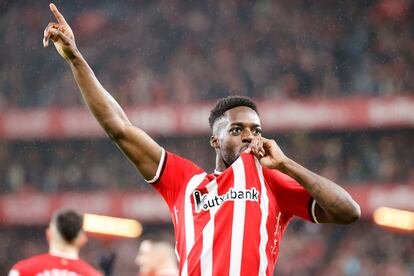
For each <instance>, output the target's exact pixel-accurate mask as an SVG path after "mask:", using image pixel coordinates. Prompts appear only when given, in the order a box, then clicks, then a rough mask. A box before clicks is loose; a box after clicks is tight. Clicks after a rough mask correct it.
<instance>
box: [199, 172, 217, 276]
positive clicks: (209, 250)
mask: <svg viewBox="0 0 414 276" xmlns="http://www.w3.org/2000/svg"><path fill="white" fill-rule="evenodd" d="M206 188H207V191H208V193H209V198H214V197H215V196H217V193H218V192H217V181H216V180H215V179H214V180H213V181H212V182H210V183H209V184H208V185H207V186H206ZM217 208H218V206H216V207H213V208H210V221H209V222H208V223H207V225H206V226H205V227H204V229H203V251H202V252H201V258H200V265H201V275H202V276H211V275H213V240H214V216H215V215H216V212H217Z"/></svg>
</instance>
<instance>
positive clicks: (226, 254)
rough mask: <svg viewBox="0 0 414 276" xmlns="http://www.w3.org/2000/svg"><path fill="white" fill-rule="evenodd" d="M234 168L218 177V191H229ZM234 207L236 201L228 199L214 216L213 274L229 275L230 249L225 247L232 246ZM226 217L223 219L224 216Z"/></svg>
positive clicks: (220, 192) (221, 193)
mask: <svg viewBox="0 0 414 276" xmlns="http://www.w3.org/2000/svg"><path fill="white" fill-rule="evenodd" d="M233 178H234V175H233V169H231V168H230V169H229V172H228V173H226V174H221V175H220V176H218V177H217V185H218V188H217V193H218V194H219V195H223V194H225V193H227V192H228V190H229V189H230V188H232V187H233V185H231V186H230V187H229V186H228V185H229V183H232V184H233ZM233 208H234V203H233V202H232V201H227V202H225V203H224V204H223V206H222V208H220V209H219V210H218V211H217V213H216V215H215V218H214V243H213V275H229V263H230V250H223V248H228V249H230V248H231V234H232V229H231V228H232V227H231V226H232V223H233ZM223 217H225V218H226V219H225V220H223V219H222V218H223Z"/></svg>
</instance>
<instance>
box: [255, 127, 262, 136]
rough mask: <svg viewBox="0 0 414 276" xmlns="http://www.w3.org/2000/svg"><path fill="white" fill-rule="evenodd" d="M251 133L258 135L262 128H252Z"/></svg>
mask: <svg viewBox="0 0 414 276" xmlns="http://www.w3.org/2000/svg"><path fill="white" fill-rule="evenodd" d="M253 134H254V135H260V134H262V130H261V129H260V128H256V129H254V130H253Z"/></svg>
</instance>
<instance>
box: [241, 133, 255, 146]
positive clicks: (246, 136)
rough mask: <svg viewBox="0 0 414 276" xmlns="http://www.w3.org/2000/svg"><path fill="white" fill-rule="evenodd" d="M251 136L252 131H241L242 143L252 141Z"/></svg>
mask: <svg viewBox="0 0 414 276" xmlns="http://www.w3.org/2000/svg"><path fill="white" fill-rule="evenodd" d="M253 138H254V136H253V133H252V132H251V131H250V130H245V131H243V135H242V142H243V143H247V144H250V142H251V141H253Z"/></svg>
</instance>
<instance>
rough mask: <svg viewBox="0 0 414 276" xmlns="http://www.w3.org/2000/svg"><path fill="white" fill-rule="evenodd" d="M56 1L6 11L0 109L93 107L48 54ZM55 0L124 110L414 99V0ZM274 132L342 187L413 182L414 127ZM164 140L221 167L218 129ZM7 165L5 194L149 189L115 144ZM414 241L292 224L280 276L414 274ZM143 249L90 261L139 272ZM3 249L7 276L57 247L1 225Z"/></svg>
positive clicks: (103, 245)
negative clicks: (230, 101) (247, 99)
mask: <svg viewBox="0 0 414 276" xmlns="http://www.w3.org/2000/svg"><path fill="white" fill-rule="evenodd" d="M47 4H48V2H42V1H27V0H24V1H6V2H4V3H3V4H2V8H1V9H0V39H1V40H2V41H3V48H2V51H1V52H0V110H2V111H5V112H6V110H8V108H32V107H35V108H43V107H51V106H57V107H69V106H79V105H82V99H81V97H80V95H79V92H78V89H77V87H76V84H75V82H74V81H73V77H72V74H71V72H69V69H68V68H67V67H66V66H62V64H61V62H62V61H61V60H60V59H59V58H58V57H57V55H56V54H53V55H51V54H50V52H51V51H53V49H43V47H42V41H41V36H42V33H43V28H44V27H45V25H46V24H47V20H46V18H50V17H49V10H48V8H47ZM57 5H58V7H59V8H60V10H61V11H62V12H63V13H64V14H65V16H66V17H67V19H68V21H69V22H70V24H71V25H72V26H73V28H74V31H75V35H76V39H77V43H78V46H79V48H80V49H81V50H82V53H83V54H84V55H85V56H86V58H87V60H88V61H89V62H90V64H91V66H92V67H93V68H94V70H95V72H96V73H97V75H98V78H99V79H100V80H101V81H102V83H103V84H104V86H105V87H106V88H107V89H108V90H109V91H110V92H111V93H112V94H113V95H114V96H115V97H116V99H117V100H118V101H119V102H120V104H121V105H122V106H127V105H134V104H148V105H156V104H163V103H169V102H174V103H178V104H188V103H192V102H203V101H205V100H216V99H217V98H218V97H222V96H226V95H232V94H241V95H247V96H251V97H253V98H255V99H287V98H295V99H296V98H300V97H317V98H330V97H346V96H353V95H358V96H361V95H362V96H394V95H410V94H411V95H412V93H413V92H412V91H414V78H413V77H412V76H413V73H414V51H413V49H414V32H413V30H414V26H413V24H414V22H413V20H411V19H412V14H413V11H414V5H413V4H412V3H411V2H410V1H405V0H400V1H389V0H367V1H358V0H349V1H339V2H338V1H329V0H319V1H308V0H290V1H247V0H239V1H235V0H233V1H230V0H229V1H185V0H169V1H149V0H145V1H109V0H103V1H97V0H92V1H82V0H74V1H70V2H68V1H60V2H58V3H57ZM22 18H24V20H23V19H22ZM50 20H52V18H50ZM304 30H306V32H305V31H304ZM46 61H47V62H46ZM205 123H206V124H207V118H206V122H205ZM264 135H265V136H266V137H269V138H275V139H276V140H277V141H278V143H279V144H280V146H281V148H282V150H284V152H285V153H286V154H287V155H288V156H290V157H291V158H292V159H294V160H296V161H298V162H299V163H301V164H303V165H305V166H306V167H308V168H310V169H312V170H314V171H316V172H319V173H321V174H322V175H325V176H327V177H328V178H330V179H332V180H334V181H337V182H338V183H340V184H345V183H349V184H353V185H359V184H360V185H364V184H365V185H367V184H368V185H382V184H390V183H401V184H405V185H407V184H408V185H414V159H413V157H412V156H413V154H412V153H413V149H414V132H413V131H412V129H378V130H358V131H347V132H340V131H338V132H325V131H323V132H318V131H316V132H301V131H297V132H285V133H266V130H265V132H264ZM155 138H156V140H157V141H158V142H159V143H160V144H161V145H163V146H164V147H165V148H166V149H167V150H169V151H171V152H174V153H178V154H180V155H182V156H184V157H187V158H188V159H190V160H193V161H194V162H195V163H197V164H198V165H199V166H201V167H203V168H205V169H206V170H207V171H210V172H211V171H212V170H213V169H214V168H213V165H214V162H213V161H214V152H213V150H212V149H211V148H210V146H209V141H208V135H204V136H197V135H196V136H193V137H191V136H187V137H155ZM0 168H1V169H0V179H2V183H1V184H2V188H1V193H2V194H3V193H4V194H7V193H24V192H28V191H39V192H45V193H60V192H66V191H75V190H82V191H86V190H102V189H108V190H110V189H131V188H132V189H138V190H148V189H151V188H150V186H149V185H147V184H145V183H144V181H143V180H142V178H141V177H139V176H138V175H137V172H136V171H135V169H134V168H133V166H132V165H131V164H130V163H129V162H128V161H127V160H126V158H125V157H124V156H123V155H122V154H121V153H120V152H119V150H118V149H117V148H116V147H115V146H114V145H113V144H112V143H111V142H110V141H109V139H106V138H105V139H89V138H86V139H79V140H75V139H62V140H59V139H56V140H50V139H38V140H33V141H27V140H0ZM147 227H154V229H155V228H156V229H170V228H171V226H170V225H156V226H147ZM146 229H147V230H148V229H151V228H146ZM170 230H171V229H170ZM171 231H172V230H171ZM22 241H24V242H22ZM413 242H414V240H413V239H412V234H405V233H398V232H391V231H387V230H384V229H381V228H379V227H375V226H373V224H372V223H371V222H370V221H369V220H367V219H366V218H364V219H361V221H359V222H357V223H356V224H354V225H351V226H347V227H346V228H344V227H339V226H329V225H328V226H327V225H324V226H320V225H314V224H309V223H304V222H300V221H294V222H293V223H292V225H291V226H290V227H288V230H287V234H286V236H285V238H284V240H283V242H282V249H281V253H280V257H279V258H280V259H279V262H278V264H277V267H276V274H277V275H282V276H283V275H289V276H291V275H293V276H294V275H344V276H356V275H401V276H405V275H407V276H410V275H414V266H413V264H414V261H413V256H414V251H413V250H414V243H413ZM137 245H138V243H136V244H134V243H133V242H130V240H111V241H109V240H100V239H91V241H90V242H89V243H88V245H87V247H86V248H85V251H84V252H83V253H82V254H83V255H82V254H81V256H82V258H84V259H85V260H86V261H88V262H90V263H91V264H93V265H94V266H95V267H98V264H99V258H100V257H101V256H102V254H104V253H105V252H115V253H116V254H117V256H118V257H117V259H116V265H115V269H114V271H115V275H135V274H136V267H135V265H134V258H135V254H136V250H137ZM0 248H2V249H3V250H1V251H0V275H6V274H7V269H9V268H10V266H11V265H12V264H13V263H14V262H15V261H17V260H18V259H21V258H23V257H28V256H31V255H35V254H38V253H40V252H42V251H45V250H46V243H45V240H44V233H43V227H27V226H3V225H2V226H1V227H0Z"/></svg>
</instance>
